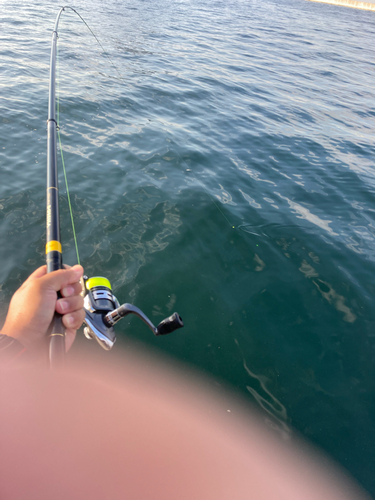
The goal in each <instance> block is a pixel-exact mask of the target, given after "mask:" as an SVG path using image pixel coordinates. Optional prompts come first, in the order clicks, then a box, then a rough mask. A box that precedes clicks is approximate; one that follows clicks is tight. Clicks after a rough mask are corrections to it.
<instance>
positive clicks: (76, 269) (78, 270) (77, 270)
mask: <svg viewBox="0 0 375 500" xmlns="http://www.w3.org/2000/svg"><path fill="white" fill-rule="evenodd" d="M73 270H74V272H75V273H76V275H77V277H78V278H80V277H81V276H82V274H83V269H82V266H79V265H76V266H74V267H73Z"/></svg>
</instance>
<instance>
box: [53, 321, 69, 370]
mask: <svg viewBox="0 0 375 500" xmlns="http://www.w3.org/2000/svg"><path fill="white" fill-rule="evenodd" d="M49 365H50V368H51V369H52V370H55V369H59V368H63V367H64V365H65V328H64V325H63V323H62V316H61V314H57V313H55V316H54V318H53V320H52V329H51V333H50V335H49Z"/></svg>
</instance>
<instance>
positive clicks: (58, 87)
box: [57, 5, 123, 264]
mask: <svg viewBox="0 0 375 500" xmlns="http://www.w3.org/2000/svg"><path fill="white" fill-rule="evenodd" d="M65 9H71V10H72V11H73V12H75V13H76V14H77V16H78V17H79V18H80V19H81V20H82V22H83V23H84V24H85V26H86V27H87V29H88V30H89V31H90V33H91V34H92V35H93V37H94V38H95V40H96V41H97V43H98V44H99V46H100V47H101V49H102V51H103V54H104V55H105V56H106V58H107V59H108V61H109V62H110V64H111V65H112V66H113V67H114V68H115V70H116V72H117V73H118V75H119V77H120V79H123V77H122V76H121V74H120V72H119V71H118V69H117V67H116V65H115V64H114V63H113V61H112V59H111V58H110V57H109V55H108V54H107V52H106V51H105V49H104V47H103V45H102V44H101V42H100V40H99V38H98V37H97V36H96V35H95V33H94V32H93V30H92V29H91V28H90V26H89V25H88V24H87V22H86V21H85V20H84V19H83V17H82V16H81V14H79V13H78V12H77V11H76V10H75V9H73V7H70V6H69V5H66V6H64V7H63V10H64V11H65ZM57 135H58V139H59V148H60V155H61V163H62V167H63V172H64V179H65V187H66V195H67V199H68V206H69V213H70V220H71V223H72V230H73V238H74V244H75V249H76V254H77V262H78V264H80V263H81V262H80V258H79V251H78V241H77V235H76V230H75V226H74V217H73V209H72V204H71V201H70V193H69V185H68V177H67V174H66V168H65V161H64V154H63V147H62V142H61V133H60V61H59V47H58V44H57Z"/></svg>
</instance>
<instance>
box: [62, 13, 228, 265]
mask: <svg viewBox="0 0 375 500" xmlns="http://www.w3.org/2000/svg"><path fill="white" fill-rule="evenodd" d="M65 9H71V10H72V11H73V12H75V13H76V14H77V16H78V17H79V18H80V19H81V20H82V22H83V23H84V24H85V26H86V27H87V29H88V30H89V31H90V33H91V34H92V36H93V37H94V38H95V40H96V41H97V43H98V45H99V46H100V48H101V49H102V51H103V54H104V55H105V57H106V58H107V59H108V61H109V62H110V64H111V66H112V67H113V68H114V69H115V70H116V72H117V74H118V75H119V77H120V79H121V80H123V79H124V78H123V77H122V75H121V73H120V72H119V70H118V69H117V67H116V65H115V64H114V62H113V61H112V59H111V58H110V57H109V55H108V54H107V52H106V50H105V49H104V47H103V45H102V43H101V42H100V40H99V38H98V37H97V36H96V35H95V33H94V32H93V30H92V29H91V28H90V26H89V25H88V24H87V22H86V21H85V20H84V18H83V17H82V16H81V14H79V12H77V11H76V10H75V9H74V8H73V7H70V6H69V5H66V6H64V7H63V10H65ZM57 56H58V52H57ZM57 61H58V100H57V123H58V125H59V117H60V114H59V107H60V91H59V89H60V78H59V76H60V66H59V59H58V57H57ZM58 138H59V145H60V153H61V161H62V165H63V172H64V178H65V186H66V193H67V198H68V205H69V212H70V218H71V223H72V229H73V236H74V243H75V247H76V253H77V261H78V264H79V263H80V259H79V252H78V243H77V237H76V232H75V227H74V220H73V210H72V206H71V202H70V195H69V187H68V180H67V175H66V168H65V163H64V156H63V151H62V144H61V134H60V129H59V128H58ZM174 152H175V153H176V155H177V156H178V157H179V159H180V161H181V163H182V164H185V165H186V166H187V164H186V162H185V160H183V159H182V157H181V156H180V155H179V153H178V152H177V150H174ZM186 171H187V172H189V173H190V176H191V177H193V179H194V180H195V181H196V182H197V183H199V184H201V186H202V187H203V189H204V191H205V193H206V195H207V196H208V197H209V199H210V200H211V202H212V203H213V205H214V206H215V207H216V208H217V210H218V211H219V212H220V214H221V215H222V216H223V218H224V219H225V220H226V222H227V223H228V224H229V226H230V227H231V228H232V229H235V226H234V225H233V224H232V222H230V220H229V219H228V217H227V216H226V215H225V213H224V211H223V210H222V209H221V208H220V206H219V205H218V203H217V202H216V200H215V199H214V198H213V196H212V195H211V194H210V193H209V191H208V189H207V188H206V187H205V186H204V184H203V183H202V182H201V181H198V179H197V178H196V177H195V175H194V174H193V173H192V171H191V169H189V168H187V169H186Z"/></svg>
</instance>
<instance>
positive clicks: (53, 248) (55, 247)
mask: <svg viewBox="0 0 375 500" xmlns="http://www.w3.org/2000/svg"><path fill="white" fill-rule="evenodd" d="M49 252H60V253H62V248H61V243H60V242H59V241H56V240H52V241H49V242H48V243H47V245H46V254H47V253H49Z"/></svg>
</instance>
